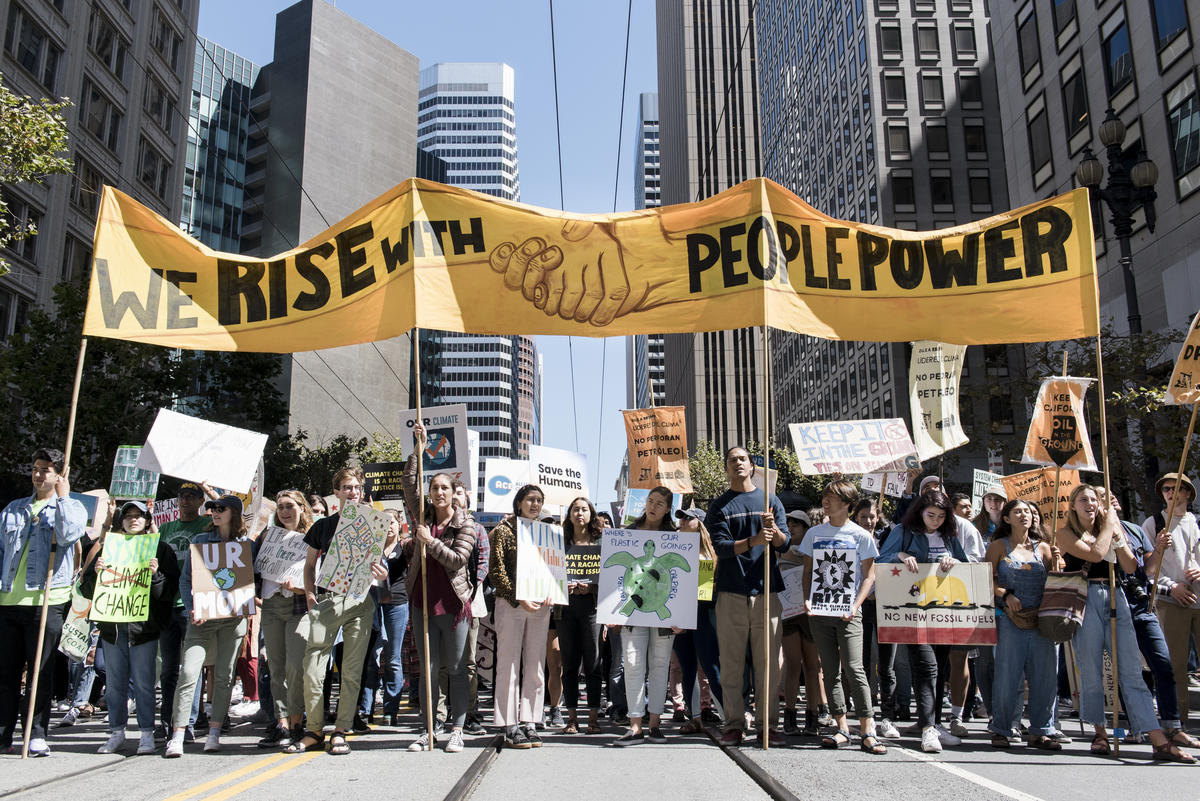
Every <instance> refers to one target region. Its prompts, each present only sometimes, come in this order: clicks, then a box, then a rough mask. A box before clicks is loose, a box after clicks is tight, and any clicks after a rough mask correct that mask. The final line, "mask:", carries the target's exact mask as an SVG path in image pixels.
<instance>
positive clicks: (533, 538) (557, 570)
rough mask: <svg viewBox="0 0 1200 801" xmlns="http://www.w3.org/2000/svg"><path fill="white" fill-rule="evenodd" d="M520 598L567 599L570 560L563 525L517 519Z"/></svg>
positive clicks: (564, 601) (534, 600) (532, 599)
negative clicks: (568, 560) (566, 549)
mask: <svg viewBox="0 0 1200 801" xmlns="http://www.w3.org/2000/svg"><path fill="white" fill-rule="evenodd" d="M516 595H517V600H518V601H532V602H534V603H539V604H540V603H542V602H543V601H545V600H546V599H550V603H552V604H565V603H566V602H567V559H566V555H565V554H564V553H563V530H562V526H554V525H551V524H549V523H531V522H530V521H528V520H526V519H524V518H521V517H518V518H517V586H516Z"/></svg>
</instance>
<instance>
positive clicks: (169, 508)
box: [153, 498, 179, 528]
mask: <svg viewBox="0 0 1200 801" xmlns="http://www.w3.org/2000/svg"><path fill="white" fill-rule="evenodd" d="M153 515H154V525H155V527H156V528H162V526H163V524H164V523H170V522H171V521H173V520H178V519H179V499H178V498H167V499H166V500H165V501H155V502H154V512H153Z"/></svg>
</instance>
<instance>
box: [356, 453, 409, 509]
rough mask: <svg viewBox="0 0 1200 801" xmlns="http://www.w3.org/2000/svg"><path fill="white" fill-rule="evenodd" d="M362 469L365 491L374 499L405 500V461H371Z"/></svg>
mask: <svg viewBox="0 0 1200 801" xmlns="http://www.w3.org/2000/svg"><path fill="white" fill-rule="evenodd" d="M362 471H363V479H364V481H363V491H364V492H366V494H367V497H368V498H370V499H371V500H372V501H403V500H404V481H403V479H404V462H369V463H367V464H364V465H363V466H362Z"/></svg>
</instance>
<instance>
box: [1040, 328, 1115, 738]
mask: <svg viewBox="0 0 1200 801" xmlns="http://www.w3.org/2000/svg"><path fill="white" fill-rule="evenodd" d="M1101 350H1102V349H1101V347H1100V335H1099V334H1096V380H1097V382H1098V384H1099V387H1098V389H1099V393H1100V458H1101V459H1102V460H1103V465H1104V497H1105V498H1106V499H1108V500H1111V498H1112V477H1111V476H1110V475H1109V473H1108V415H1107V412H1106V411H1105V406H1106V405H1107V404H1106V402H1105V396H1104V356H1103V354H1102V352H1101ZM1108 500H1106V503H1107V502H1108ZM1057 501H1058V499H1057V498H1055V502H1056V503H1057ZM1105 513H1106V514H1107V510H1106V512H1105ZM1108 633H1109V643H1110V645H1109V654H1110V655H1111V656H1112V673H1113V694H1112V697H1113V704H1112V732H1113V735H1112V752H1113V756H1120V755H1121V738H1120V737H1118V736H1117V723H1118V720H1117V707H1118V702H1117V696H1118V695H1119V693H1118V692H1117V688H1118V687H1120V679H1119V677H1120V675H1121V674H1120V672H1119V666H1118V664H1117V570H1116V559H1115V555H1114V560H1113V561H1112V562H1109V563H1108Z"/></svg>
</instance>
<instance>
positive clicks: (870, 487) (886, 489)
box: [859, 473, 904, 498]
mask: <svg viewBox="0 0 1200 801" xmlns="http://www.w3.org/2000/svg"><path fill="white" fill-rule="evenodd" d="M859 488H860V489H863V490H865V491H866V492H874V493H875V494H876V495H887V496H889V497H892V498H899V497H901V496H902V495H904V473H867V474H866V475H864V476H863V477H862V481H861V482H859Z"/></svg>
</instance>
